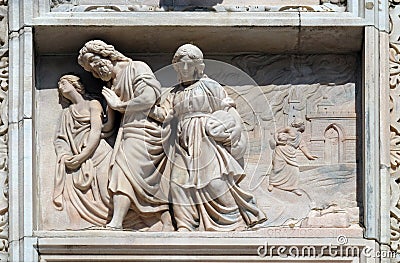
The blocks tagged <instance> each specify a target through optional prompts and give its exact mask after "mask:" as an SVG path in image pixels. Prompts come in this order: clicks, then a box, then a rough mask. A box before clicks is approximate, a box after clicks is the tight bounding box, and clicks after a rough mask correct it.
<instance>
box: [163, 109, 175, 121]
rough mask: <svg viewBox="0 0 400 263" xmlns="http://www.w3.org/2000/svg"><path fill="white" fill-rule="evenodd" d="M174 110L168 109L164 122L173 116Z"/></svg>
mask: <svg viewBox="0 0 400 263" xmlns="http://www.w3.org/2000/svg"><path fill="white" fill-rule="evenodd" d="M174 113H175V112H174V110H170V111H169V112H168V113H167V116H166V117H165V119H164V122H170V121H171V120H172V119H173V118H174Z"/></svg>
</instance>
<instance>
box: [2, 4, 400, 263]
mask: <svg viewBox="0 0 400 263" xmlns="http://www.w3.org/2000/svg"><path fill="white" fill-rule="evenodd" d="M399 14H400V2H398V1H394V0H389V1H379V0H347V1H346V0H298V1H294V0H251V1H241V0H207V1H200V0H191V1H184V0H162V1H158V0H157V1H156V0H107V1H106V0H37V1H36V0H20V1H4V0H3V1H1V0H0V241H1V242H0V260H1V261H7V260H8V261H150V262H151V261H178V262H179V261H185V262H187V261H197V262H221V261H224V262H225V261H226V262H290V261H291V260H293V261H294V262H296V261H298V260H300V259H299V258H298V256H301V255H304V254H299V253H301V252H302V251H303V252H304V247H307V246H309V247H311V248H312V249H315V251H314V255H312V256H310V257H305V258H301V260H302V262H329V261H332V262H336V261H337V262H339V261H340V262H342V261H343V262H397V261H399V260H400V170H399V169H400V146H399V144H400V124H399V122H400V115H399V114H400V113H399V112H400V81H399V80H400V77H399V74H400V42H399V41H400V18H399ZM93 39H100V40H103V41H104V42H106V43H107V44H111V45H113V46H114V47H115V49H116V50H118V51H120V52H121V54H124V55H126V56H127V57H130V58H132V59H134V60H140V61H144V62H145V63H147V64H148V65H149V66H150V68H151V70H152V71H153V72H154V74H155V78H157V79H158V80H159V81H160V83H161V86H162V88H163V91H164V90H167V91H168V90H169V92H171V89H170V87H172V86H174V85H177V84H179V82H177V80H176V79H177V75H176V74H177V73H176V72H175V70H174V68H173V67H172V66H171V60H172V57H173V56H174V52H175V51H176V50H177V48H178V47H179V46H181V45H183V44H185V43H192V44H195V45H196V46H198V47H199V48H200V49H201V50H202V51H203V53H204V59H205V60H204V63H205V69H204V73H205V74H206V75H207V76H208V77H209V78H210V79H212V80H215V81H216V82H218V83H219V84H221V85H222V87H223V89H225V91H226V92H227V95H229V97H230V98H232V99H233V101H234V102H235V104H236V110H237V112H238V114H239V116H240V119H241V121H242V122H243V123H242V125H243V131H242V133H241V134H245V135H243V136H246V139H247V144H246V151H245V154H244V159H243V162H240V164H243V169H244V172H245V173H246V175H247V176H246V177H245V178H244V179H243V180H241V182H240V184H238V185H235V187H236V188H235V189H236V190H235V191H236V192H235V191H233V190H232V191H233V195H235V194H238V193H240V192H241V191H243V192H248V193H251V195H253V196H254V197H255V199H256V200H257V202H256V203H257V207H258V208H259V209H260V211H262V212H263V213H265V214H266V216H267V217H268V219H267V220H266V221H265V222H264V220H260V222H258V224H256V225H255V226H253V225H252V224H248V225H247V227H245V228H243V229H241V230H242V231H232V232H218V231H201V229H195V230H196V231H191V232H178V231H175V230H176V229H177V223H176V220H175V219H174V220H173V223H172V225H173V229H170V230H169V231H162V229H161V228H157V227H155V229H153V230H154V231H133V230H132V229H129V228H128V227H126V228H125V229H124V231H121V230H115V229H114V230H113V229H110V228H106V227H105V226H103V225H102V223H101V224H100V223H99V224H96V223H93V221H90V220H88V219H87V218H90V216H91V215H90V213H94V214H96V213H97V212H98V211H94V210H96V209H94V210H91V209H88V210H84V209H81V210H79V208H76V207H74V206H70V207H67V206H66V208H65V209H59V207H55V205H54V201H53V194H54V191H55V183H54V182H55V178H56V177H57V175H59V171H56V167H57V168H58V167H60V166H59V163H60V162H61V159H62V158H59V157H60V156H59V153H58V152H57V153H56V151H55V147H57V146H55V144H54V141H55V136H56V134H57V135H60V134H61V133H60V131H59V129H58V127H61V126H62V125H63V122H62V119H61V117H60V116H61V115H62V114H63V112H65V109H68V107H67V106H65V105H61V104H62V101H61V100H60V94H59V91H58V88H57V86H58V85H59V80H60V77H61V76H62V75H65V74H76V75H79V76H80V78H81V81H82V83H83V84H84V86H85V88H86V92H87V93H88V94H89V95H90V96H91V97H90V98H91V100H94V99H95V100H98V101H99V102H100V103H99V105H101V106H102V108H103V110H104V112H103V113H104V114H103V115H104V116H103V115H102V117H101V118H104V122H105V120H106V117H105V114H106V105H107V103H108V102H107V101H106V99H105V98H104V97H103V96H102V95H101V92H100V91H101V89H102V87H103V86H104V85H106V84H105V83H104V82H101V81H100V80H98V79H96V78H94V77H93V76H92V74H90V73H88V72H86V71H85V70H84V68H83V67H81V66H80V65H79V64H78V61H77V58H78V55H79V51H80V49H81V48H82V47H83V45H84V44H85V43H87V42H88V41H90V40H93ZM121 56H122V55H121ZM86 70H87V69H86ZM217 86H218V85H217ZM218 87H219V86H218ZM164 88H165V89H164ZM135 96H136V95H135ZM84 98H85V99H88V98H89V97H84ZM157 103H162V99H160V101H158V102H157ZM153 106H154V105H153ZM156 106H158V105H156ZM63 107H64V108H65V109H63ZM123 114H125V113H123ZM107 116H108V115H107ZM122 116H123V115H122ZM189 118H194V117H193V116H192V117H189ZM122 119H123V118H122ZM182 119H184V118H181V119H180V120H182ZM301 121H302V122H304V127H302V125H301V124H299V123H301ZM122 123H123V122H122ZM170 125H172V124H170ZM296 125H297V126H296ZM118 127H119V125H114V126H113V128H114V130H113V131H114V137H112V136H110V137H107V136H106V135H104V137H102V138H105V139H106V140H104V142H106V143H107V145H109V146H107V147H109V149H112V148H113V147H117V146H115V145H118V143H115V141H117V142H118V136H117V135H116V133H117V132H116V131H117V130H118ZM171 127H172V126H171ZM88 129H89V130H90V129H94V126H93V124H91V123H90V122H89V126H88ZM172 133H173V132H172ZM291 140H292V141H291ZM102 143H103V141H102ZM214 143H215V144H218V143H219V142H218V141H216V142H215V141H214ZM283 145H284V146H283ZM224 146H225V145H224ZM285 147H286V148H285ZM232 148H233V146H232ZM224 149H225V148H224ZM165 151H167V150H165ZM288 152H289V153H292V152H294V155H293V156H291V157H287V156H288V155H290V154H288ZM285 154H286V155H287V156H286V157H282V156H284V155H285ZM228 155H232V156H233V155H234V154H233V150H232V152H231V150H229V152H228ZM61 157H62V156H61ZM279 157H282V158H283V159H284V160H286V161H285V162H284V167H285V169H284V170H285V171H284V172H282V171H280V170H279V168H278V163H279V161H281V160H279ZM90 158H91V157H90ZM285 158H286V159H285ZM63 161H64V160H63ZM128 161H129V162H134V160H128ZM238 163H239V162H238ZM96 165H97V164H96ZM288 170H289V171H290V172H287V171H288ZM63 171H64V172H65V171H66V172H67V173H68V172H69V171H68V170H67V168H65V167H64V170H63ZM71 174H72V173H71ZM279 176H281V177H282V176H283V177H284V179H287V180H289V181H290V180H293V181H294V183H291V184H290V185H289V186H288V184H287V183H285V182H277V181H279V180H277V179H276V178H277V177H279ZM75 180H77V179H75V178H73V177H72V181H71V182H72V183H71V185H69V186H71V188H68V187H66V188H65V189H67V188H68V189H74V190H75V191H76V193H77V196H78V197H79V198H82V200H83V198H84V197H82V196H84V195H85V196H87V194H88V190H87V189H89V190H90V191H92V190H93V189H95V188H96V187H97V188H96V189H97V190H98V189H99V188H101V183H99V185H95V186H93V185H92V188H85V189H84V187H81V188H80V186H79V183H77V182H76V181H75ZM274 180H275V181H274ZM283 181H284V180H283ZM66 184H68V182H66V183H64V185H66ZM77 185H78V186H77ZM239 186H240V190H237V189H238V188H239ZM271 186H273V187H271ZM297 190H298V191H297ZM65 191H67V190H65ZM90 191H89V192H90ZM100 191H101V190H100ZM171 191H172V190H171ZM143 192H144V191H143ZM90 193H91V192H90ZM156 193H157V194H158V193H159V192H156ZM196 193H197V194H198V193H199V191H198V192H196ZM157 194H154V195H153V197H154V198H158V197H159V196H158V195H157ZM206 194H209V193H208V192H207V193H206ZM68 196H72V195H67V194H65V193H64V192H63V195H62V197H63V198H64V199H63V200H64V201H65V203H68V202H70V203H73V201H71V200H68ZM167 196H168V194H167ZM236 200H237V199H236ZM167 201H168V202H169V205H168V204H167V207H169V208H167V209H171V208H170V207H171V206H173V205H174V203H173V201H171V200H170V199H167ZM168 202H167V203H168ZM248 202H249V203H250V202H252V201H248ZM78 203H79V202H78ZM206 203H207V202H206ZM75 204H76V203H75ZM207 204H212V202H211V201H210V203H207ZM81 208H82V207H81ZM85 208H87V207H85ZM74 209H76V211H75V210H74ZM106 209H110V208H106ZM218 209H221V208H220V207H214V210H215V211H218ZM83 210H84V211H88V214H86V215H85V216H83V215H82V214H79V212H81V211H83ZM71 211H72V212H71ZM77 211H78V213H77ZM103 212H104V211H103ZM105 213H106V215H107V213H108V215H109V216H110V215H111V216H112V209H110V210H106V211H105ZM199 213H200V212H199ZM71 214H73V216H71ZM172 215H173V216H174V214H173V213H172ZM135 216H136V217H135ZM175 216H176V218H178V215H175ZM109 219H110V218H109V217H108V218H107V219H105V221H107V222H109ZM129 220H131V221H130V223H132V224H135V223H136V221H135V220H138V219H137V215H135V214H134V213H131V214H129V213H128V215H127V217H126V221H129ZM219 220H220V221H218V220H216V221H218V222H222V221H223V219H222V218H220V219H219ZM144 221H145V220H144ZM198 230H200V231H198ZM280 246H282V248H284V250H285V251H286V252H285V255H283V256H282V255H280V252H278V251H277V250H276V249H275V250H274V249H271V247H275V248H277V247H280ZM332 247H338V248H342V249H343V250H341V251H342V252H340V253H342V254H341V255H340V256H345V257H339V255H337V254H336V255H335V254H332V252H331V251H329V250H328V249H327V248H332ZM267 248H268V249H270V250H267ZM289 250H290V251H292V253H293V251H297V254H296V253H295V254H294V256H293V255H292V257H290V252H289ZM350 250H351V251H352V252H351V253H350V252H349V251H350ZM353 250H354V251H353ZM299 251H300V252H299ZM343 251H346V252H345V253H346V254H343ZM268 253H269V254H268ZM309 253H310V252H309ZM349 253H350V254H349ZM288 255H289V258H288V257H287V256H288ZM384 255H385V256H384Z"/></svg>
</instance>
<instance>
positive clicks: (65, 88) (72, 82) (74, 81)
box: [58, 75, 86, 100]
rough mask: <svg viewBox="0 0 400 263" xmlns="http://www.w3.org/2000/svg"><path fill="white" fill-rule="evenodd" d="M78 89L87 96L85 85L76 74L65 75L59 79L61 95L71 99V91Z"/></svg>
mask: <svg viewBox="0 0 400 263" xmlns="http://www.w3.org/2000/svg"><path fill="white" fill-rule="evenodd" d="M74 91H77V92H78V93H79V94H81V95H82V96H83V97H84V96H85V93H86V92H85V87H84V86H83V85H82V83H81V82H80V78H79V77H78V76H75V75H64V76H62V77H61V78H60V80H59V81H58V92H59V93H60V95H61V96H62V97H63V98H65V99H67V100H71V99H70V97H71V93H72V92H74Z"/></svg>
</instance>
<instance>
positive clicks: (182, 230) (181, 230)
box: [178, 227, 190, 232]
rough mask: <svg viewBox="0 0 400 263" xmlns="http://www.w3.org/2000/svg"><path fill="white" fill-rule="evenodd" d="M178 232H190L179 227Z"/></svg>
mask: <svg viewBox="0 0 400 263" xmlns="http://www.w3.org/2000/svg"><path fill="white" fill-rule="evenodd" d="M178 232H190V230H189V229H187V228H186V227H179V228H178Z"/></svg>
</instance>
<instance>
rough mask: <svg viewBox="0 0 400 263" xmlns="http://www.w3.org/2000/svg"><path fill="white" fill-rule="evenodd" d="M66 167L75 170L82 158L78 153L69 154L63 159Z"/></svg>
mask: <svg viewBox="0 0 400 263" xmlns="http://www.w3.org/2000/svg"><path fill="white" fill-rule="evenodd" d="M64 163H65V166H66V167H67V168H68V169H71V170H75V169H77V168H79V166H81V164H82V158H81V157H80V156H79V155H74V156H70V157H69V158H66V160H65V161H64Z"/></svg>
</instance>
